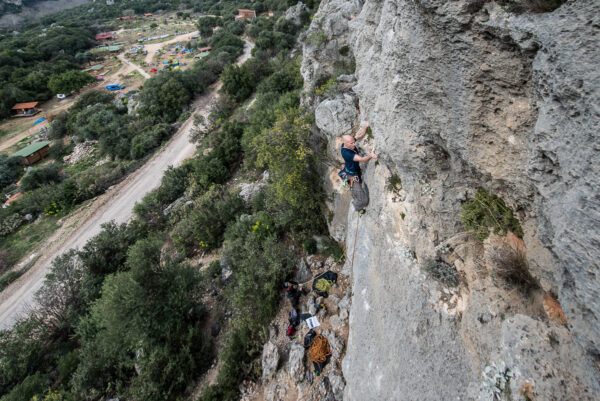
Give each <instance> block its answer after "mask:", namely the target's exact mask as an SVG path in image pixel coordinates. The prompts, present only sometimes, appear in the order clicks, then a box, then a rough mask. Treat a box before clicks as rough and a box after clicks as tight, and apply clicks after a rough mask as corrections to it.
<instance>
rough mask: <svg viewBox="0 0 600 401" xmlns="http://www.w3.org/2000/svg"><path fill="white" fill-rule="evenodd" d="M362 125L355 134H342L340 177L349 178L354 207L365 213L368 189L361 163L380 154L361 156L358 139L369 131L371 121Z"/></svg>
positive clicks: (372, 153) (367, 202)
mask: <svg viewBox="0 0 600 401" xmlns="http://www.w3.org/2000/svg"><path fill="white" fill-rule="evenodd" d="M361 125H362V128H361V129H360V131H358V132H357V133H356V135H355V136H352V135H344V136H342V140H343V143H342V149H341V150H342V157H343V158H344V169H343V170H342V171H341V172H340V174H339V175H340V177H342V179H343V180H347V181H348V182H349V185H350V190H351V191H352V204H353V205H354V209H355V210H356V211H357V212H359V213H360V214H363V213H364V212H365V208H366V207H367V205H368V204H369V195H368V192H367V191H368V189H367V188H366V185H365V184H364V182H363V180H362V172H361V170H360V163H364V162H368V161H369V160H371V159H377V158H378V157H379V155H378V154H376V153H374V152H371V153H369V154H368V155H366V156H360V155H359V154H358V150H357V149H356V141H359V140H361V139H362V138H363V137H364V136H365V134H366V133H367V128H369V123H368V122H365V123H363V124H361Z"/></svg>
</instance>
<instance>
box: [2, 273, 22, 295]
mask: <svg viewBox="0 0 600 401" xmlns="http://www.w3.org/2000/svg"><path fill="white" fill-rule="evenodd" d="M22 274H23V272H22V271H9V272H6V273H4V274H2V275H0V292H2V291H4V289H5V288H6V287H8V286H9V285H10V284H11V283H12V282H13V281H15V280H16V279H18V278H19V277H21V275H22Z"/></svg>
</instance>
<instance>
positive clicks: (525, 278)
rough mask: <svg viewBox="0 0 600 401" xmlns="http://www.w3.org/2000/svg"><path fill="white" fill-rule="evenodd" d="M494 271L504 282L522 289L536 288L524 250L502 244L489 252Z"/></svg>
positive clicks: (536, 283) (535, 281)
mask: <svg viewBox="0 0 600 401" xmlns="http://www.w3.org/2000/svg"><path fill="white" fill-rule="evenodd" d="M490 258H491V261H492V266H493V269H494V273H495V274H496V275H497V276H498V277H500V278H502V279H504V280H505V281H506V282H508V283H510V284H513V285H515V286H520V287H523V288H524V289H535V288H538V287H539V285H538V282H537V280H536V279H535V278H534V277H533V276H532V275H531V273H530V272H529V265H528V263H527V257H526V255H525V251H523V250H522V249H515V248H513V247H510V246H504V247H502V248H500V249H494V250H492V251H491V252H490Z"/></svg>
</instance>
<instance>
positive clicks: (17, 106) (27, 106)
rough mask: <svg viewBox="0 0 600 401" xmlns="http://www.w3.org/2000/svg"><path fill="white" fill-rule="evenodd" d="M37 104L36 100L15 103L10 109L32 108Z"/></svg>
mask: <svg viewBox="0 0 600 401" xmlns="http://www.w3.org/2000/svg"><path fill="white" fill-rule="evenodd" d="M37 104H38V102H29V103H17V104H15V105H14V106H13V107H12V109H13V110H21V109H33V108H34V107H35V106H37Z"/></svg>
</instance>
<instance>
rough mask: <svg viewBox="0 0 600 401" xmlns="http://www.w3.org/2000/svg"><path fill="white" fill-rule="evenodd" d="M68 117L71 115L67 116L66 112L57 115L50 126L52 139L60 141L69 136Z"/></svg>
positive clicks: (49, 134)
mask: <svg viewBox="0 0 600 401" xmlns="http://www.w3.org/2000/svg"><path fill="white" fill-rule="evenodd" d="M92 92H94V91H92ZM86 93H90V92H86ZM82 96H83V95H82ZM73 107H75V106H73ZM72 112H75V111H72ZM68 116H69V115H68V114H67V112H66V111H61V112H60V113H58V114H57V115H56V117H54V119H53V120H52V123H51V124H50V131H49V133H48V137H49V138H50V139H60V138H63V137H65V136H66V135H67V133H68V130H67V121H68Z"/></svg>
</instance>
